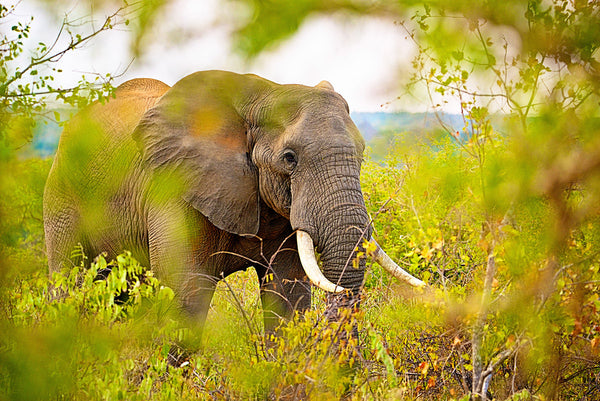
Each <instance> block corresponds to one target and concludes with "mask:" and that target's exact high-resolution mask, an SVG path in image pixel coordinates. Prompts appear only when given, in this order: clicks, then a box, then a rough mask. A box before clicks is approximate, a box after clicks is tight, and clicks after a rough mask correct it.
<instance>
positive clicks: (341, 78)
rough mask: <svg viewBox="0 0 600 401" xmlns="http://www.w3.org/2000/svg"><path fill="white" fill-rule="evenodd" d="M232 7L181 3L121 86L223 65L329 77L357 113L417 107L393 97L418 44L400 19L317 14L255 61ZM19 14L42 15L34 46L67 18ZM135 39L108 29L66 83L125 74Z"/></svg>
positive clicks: (284, 75) (293, 77) (71, 67)
mask: <svg viewBox="0 0 600 401" xmlns="http://www.w3.org/2000/svg"><path fill="white" fill-rule="evenodd" d="M9 4H10V2H9ZM56 4H58V2H56ZM64 4H65V6H64V10H65V11H64V13H66V12H68V11H69V10H71V13H72V14H71V15H77V13H80V14H82V15H88V14H89V12H90V6H89V5H88V4H87V2H82V1H72V3H71V5H69V1H65V2H64ZM231 7H232V4H231V3H229V2H225V3H224V2H223V1H221V0H202V1H194V0H177V1H175V2H173V3H172V4H170V5H169V7H168V8H167V9H166V10H165V13H164V15H162V16H161V17H160V18H159V22H160V23H159V24H158V25H157V26H156V27H154V28H153V29H152V32H151V36H150V37H149V38H148V42H147V43H150V44H149V45H148V46H147V47H146V48H145V52H144V55H143V57H142V58H140V59H136V60H134V61H133V63H132V64H131V66H130V67H129V69H128V70H127V71H126V73H125V74H124V75H123V76H122V77H120V78H119V79H118V80H117V83H120V82H123V81H126V80H128V79H132V78H138V77H151V78H156V79H160V80H162V81H164V82H166V83H167V84H169V85H172V84H173V83H175V82H176V81H177V80H179V79H180V78H182V77H184V76H185V75H187V74H190V73H192V72H195V71H199V70H205V69H223V70H231V71H235V72H240V73H244V72H252V73H255V74H258V75H260V76H263V77H265V78H267V79H270V80H272V81H275V82H279V83H300V84H305V85H316V84H317V83H318V82H320V81H321V80H328V81H329V82H331V83H332V84H333V86H334V87H335V89H336V90H337V91H338V92H339V93H340V94H342V95H343V96H344V97H345V98H346V100H347V101H348V103H349V104H350V108H351V110H352V111H391V110H395V109H409V110H410V109H412V108H413V107H411V105H408V104H406V103H403V104H401V103H399V102H397V101H393V100H394V99H395V98H396V97H397V96H399V95H400V94H401V92H400V89H399V83H400V82H399V79H398V77H399V76H400V71H401V70H403V69H404V70H406V69H407V68H408V66H409V65H410V61H411V60H412V58H413V56H414V48H413V47H412V46H411V44H410V42H409V41H408V40H407V39H406V38H405V36H406V34H405V32H404V31H403V29H402V28H401V27H400V26H397V25H394V24H393V22H392V21H388V20H381V19H374V18H372V19H355V18H351V17H349V16H344V17H342V16H339V17H336V18H327V17H314V18H311V19H310V20H308V21H307V22H305V23H304V25H302V26H301V28H300V30H299V31H298V32H297V33H296V35H295V36H293V37H292V38H291V39H289V40H287V41H285V42H283V43H282V44H281V45H280V46H279V47H278V48H276V49H274V50H271V51H268V52H265V53H263V54H261V55H260V56H259V57H258V59H256V60H255V61H254V62H253V63H252V64H251V65H248V64H246V63H244V62H243V60H242V58H241V57H240V56H239V55H237V54H235V52H234V51H233V50H232V44H231V40H230V35H229V33H230V31H231V29H232V27H231V24H230V23H229V21H228V18H227V14H228V13H231V12H232V9H231ZM17 14H18V15H21V16H27V15H33V16H34V17H35V20H34V24H33V32H32V35H31V37H32V38H31V39H32V40H31V42H32V43H37V42H38V41H44V42H45V43H47V44H48V42H51V41H52V40H53V39H54V37H55V36H56V33H57V31H58V28H59V26H60V21H59V20H58V19H57V18H56V17H51V16H50V15H48V14H47V13H45V11H44V9H43V8H41V7H40V6H39V5H38V4H37V3H36V2H33V1H31V0H29V1H27V0H25V1H23V2H22V3H21V4H20V5H19V6H18V8H17ZM58 14H61V13H60V12H59V13H58ZM101 18H102V15H98V16H97V17H96V19H97V20H98V22H99V23H100V20H101ZM124 28H125V27H124ZM129 40H130V34H129V33H128V32H126V31H121V30H115V31H110V32H105V33H103V34H101V36H98V37H97V38H95V39H94V41H93V42H92V43H91V44H90V45H89V46H87V48H85V49H82V50H78V51H76V52H74V53H72V54H70V55H69V56H65V57H64V58H63V59H62V60H61V61H60V68H62V69H63V70H64V73H63V74H62V76H61V77H60V78H59V79H60V81H59V82H60V83H61V84H63V83H64V85H69V84H71V85H72V84H74V83H76V82H77V80H78V78H79V77H80V76H81V75H82V73H85V72H97V73H103V74H104V73H112V74H116V73H119V72H122V71H123V70H124V68H125V67H126V66H127V65H129V63H130V62H131V60H132V56H131V55H130V53H129V46H130V42H129ZM390 101H392V103H391V104H390V103H389V102H390ZM416 109H422V107H416Z"/></svg>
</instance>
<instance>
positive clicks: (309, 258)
mask: <svg viewBox="0 0 600 401" xmlns="http://www.w3.org/2000/svg"><path fill="white" fill-rule="evenodd" d="M296 240H297V241H298V254H299V255H300V262H301V263H302V268H303V269H304V272H305V273H306V275H307V276H308V278H309V280H310V281H311V283H313V284H314V285H316V286H317V287H319V288H321V289H322V290H325V291H328V292H342V291H344V287H340V286H339V285H335V284H333V283H332V282H331V281H329V280H327V278H326V277H325V276H324V275H323V273H322V272H321V269H319V265H318V264H317V259H316V258H315V245H314V244H313V240H312V238H310V235H308V233H307V232H305V231H297V232H296Z"/></svg>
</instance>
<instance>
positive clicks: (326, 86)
mask: <svg viewBox="0 0 600 401" xmlns="http://www.w3.org/2000/svg"><path fill="white" fill-rule="evenodd" d="M315 88H321V89H326V90H330V91H335V89H333V85H331V83H330V82H329V81H321V82H319V83H318V84H316V85H315Z"/></svg>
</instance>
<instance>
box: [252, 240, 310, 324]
mask: <svg viewBox="0 0 600 401" xmlns="http://www.w3.org/2000/svg"><path fill="white" fill-rule="evenodd" d="M265 245H266V246H267V247H268V244H265ZM274 245H276V246H277V247H276V248H275V252H273V255H275V257H274V258H273V257H272V258H271V263H270V264H268V265H267V266H263V267H261V268H259V269H257V273H258V278H259V281H260V293H261V301H262V305H263V314H264V321H265V332H266V333H270V332H274V331H275V329H276V328H277V326H279V324H280V323H281V319H290V318H291V317H292V316H293V314H294V311H301V312H302V311H305V310H307V309H308V308H310V302H311V287H310V282H309V281H308V280H307V279H306V274H305V273H304V270H303V269H302V265H301V264H300V258H299V257H298V252H297V251H296V250H295V249H290V248H291V246H290V247H288V246H287V245H288V244H286V247H285V248H284V247H280V244H279V243H277V244H274ZM289 245H292V244H289Z"/></svg>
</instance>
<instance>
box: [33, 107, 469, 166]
mask: <svg viewBox="0 0 600 401" xmlns="http://www.w3.org/2000/svg"><path fill="white" fill-rule="evenodd" d="M60 114H61V116H63V117H62V118H67V117H66V116H68V115H69V111H67V110H61V111H60ZM351 117H352V120H353V121H354V123H355V124H356V126H357V127H358V129H359V130H360V132H361V133H362V135H363V137H364V138H365V141H366V142H367V144H369V145H371V146H372V147H373V148H374V150H376V148H377V147H381V148H385V146H381V144H382V142H386V141H387V140H388V139H389V138H391V137H392V136H393V135H394V134H398V133H409V134H413V135H415V136H419V135H421V134H422V133H423V132H426V131H431V130H433V129H435V128H436V127H439V126H440V124H439V121H438V120H437V118H436V116H435V115H434V114H433V113H406V112H396V113H386V112H374V113H370V112H354V113H352V114H351ZM440 119H441V120H442V121H443V122H444V124H446V125H448V126H449V127H451V128H452V129H455V130H457V131H458V130H460V129H462V127H463V126H464V124H463V120H462V117H461V116H459V115H454V114H440ZM61 131H62V127H60V126H59V125H58V124H57V123H55V122H45V123H40V124H38V126H37V127H36V130H35V136H34V139H33V142H32V144H31V146H30V148H29V149H28V151H27V153H29V155H31V156H32V157H49V156H52V155H54V153H55V152H56V147H57V146H58V139H59V137H60V133H61ZM382 151H383V150H382ZM374 153H375V154H374V156H375V158H376V159H378V158H380V157H383V156H385V154H380V153H381V152H378V151H375V152H374Z"/></svg>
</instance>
